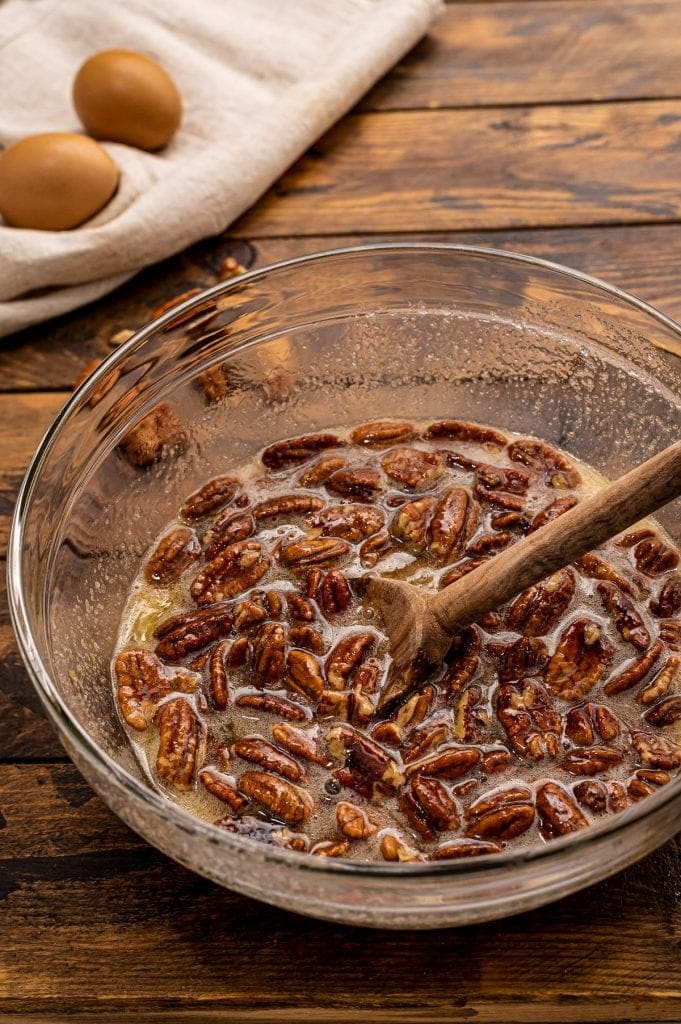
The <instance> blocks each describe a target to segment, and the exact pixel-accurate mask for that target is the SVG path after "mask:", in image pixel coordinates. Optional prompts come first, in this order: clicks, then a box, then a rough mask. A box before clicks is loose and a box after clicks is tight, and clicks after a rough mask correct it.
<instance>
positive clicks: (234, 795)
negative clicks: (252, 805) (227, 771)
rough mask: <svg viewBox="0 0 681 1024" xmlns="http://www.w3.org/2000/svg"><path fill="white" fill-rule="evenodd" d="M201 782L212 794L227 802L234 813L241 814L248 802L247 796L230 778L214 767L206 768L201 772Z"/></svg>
mask: <svg viewBox="0 0 681 1024" xmlns="http://www.w3.org/2000/svg"><path fill="white" fill-rule="evenodd" d="M199 782H201V783H202V785H203V786H204V787H205V788H206V789H207V790H208V792H209V793H210V794H211V795H212V796H215V797H217V798H218V800H222V802H223V803H225V804H227V806H228V807H229V808H230V810H232V811H233V812H234V814H239V813H240V812H241V811H243V809H244V807H246V805H247V804H248V800H247V799H246V797H245V796H243V795H242V794H241V793H240V792H239V790H238V789H235V788H234V786H233V785H232V784H231V782H230V781H229V779H227V778H225V776H224V775H221V774H220V772H216V771H213V769H212V768H204V769H203V770H202V771H200V772H199Z"/></svg>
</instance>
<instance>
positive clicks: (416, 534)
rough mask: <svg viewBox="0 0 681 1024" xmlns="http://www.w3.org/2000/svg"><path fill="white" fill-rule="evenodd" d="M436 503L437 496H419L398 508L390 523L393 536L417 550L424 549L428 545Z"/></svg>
mask: <svg viewBox="0 0 681 1024" xmlns="http://www.w3.org/2000/svg"><path fill="white" fill-rule="evenodd" d="M435 503H436V499H435V498H418V499H417V500H416V501H408V502H407V504H406V505H403V506H402V508H400V509H398V511H397V512H396V514H395V517H394V519H393V521H392V523H391V524H390V532H391V533H392V535H393V537H395V538H397V540H400V541H402V542H403V543H405V544H409V545H410V546H411V547H412V548H414V549H415V550H416V551H424V550H425V548H426V547H427V546H428V536H429V529H428V528H429V524H430V518H431V513H432V511H433V508H434V507H435Z"/></svg>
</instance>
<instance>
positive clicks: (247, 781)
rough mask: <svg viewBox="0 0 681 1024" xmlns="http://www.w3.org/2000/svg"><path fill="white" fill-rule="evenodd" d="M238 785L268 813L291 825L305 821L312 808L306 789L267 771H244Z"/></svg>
mask: <svg viewBox="0 0 681 1024" xmlns="http://www.w3.org/2000/svg"><path fill="white" fill-rule="evenodd" d="M239 787H240V789H241V790H242V792H244V793H245V794H246V796H247V797H250V799H251V800H255V802H256V803H259V804H260V805H261V806H262V807H264V808H265V809H266V810H268V811H269V812H270V814H273V815H274V816H275V817H277V818H280V819H281V820H282V821H287V822H289V823H290V824H292V825H300V824H302V823H303V822H305V821H307V819H308V818H309V817H310V815H311V814H312V812H313V810H314V800H313V799H312V797H311V796H310V794H309V793H308V792H307V791H306V790H304V789H299V787H298V786H294V785H293V784H292V783H291V782H286V781H285V780H284V779H280V778H278V777H277V776H276V775H271V774H270V773H269V772H246V773H245V774H244V775H242V776H241V779H240V782H239Z"/></svg>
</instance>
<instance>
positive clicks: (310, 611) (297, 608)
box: [286, 591, 317, 622]
mask: <svg viewBox="0 0 681 1024" xmlns="http://www.w3.org/2000/svg"><path fill="white" fill-rule="evenodd" d="M286 603H287V605H288V614H289V618H291V619H292V620H294V621H296V622H314V620H315V619H316V618H317V616H316V615H315V610H314V608H313V607H312V605H311V604H310V602H309V601H308V600H306V598H304V597H301V596H300V594H296V593H294V592H293V591H291V592H290V593H288V594H287V595H286Z"/></svg>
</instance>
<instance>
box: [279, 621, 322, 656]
mask: <svg viewBox="0 0 681 1024" xmlns="http://www.w3.org/2000/svg"><path fill="white" fill-rule="evenodd" d="M288 638H289V641H290V642H291V645H292V646H293V647H304V648H305V649H306V650H308V651H312V653H313V654H323V653H324V651H325V650H326V644H325V643H324V638H323V636H322V635H321V633H319V632H318V631H317V630H316V629H315V628H314V626H311V625H310V624H309V622H304V623H301V624H300V625H293V626H291V628H290V630H289V634H288Z"/></svg>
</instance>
